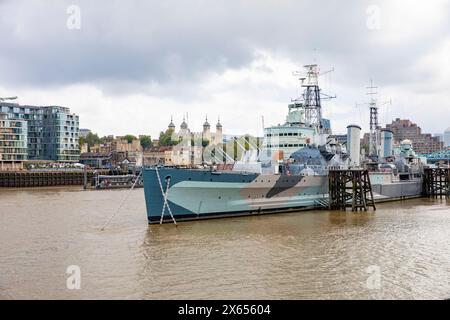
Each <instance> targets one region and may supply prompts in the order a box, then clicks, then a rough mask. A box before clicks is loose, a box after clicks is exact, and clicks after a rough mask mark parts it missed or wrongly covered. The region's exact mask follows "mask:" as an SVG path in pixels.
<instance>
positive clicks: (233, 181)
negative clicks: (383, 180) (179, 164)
mask: <svg viewBox="0 0 450 320" xmlns="http://www.w3.org/2000/svg"><path fill="white" fill-rule="evenodd" d="M158 170H159V173H160V178H161V182H162V185H163V188H164V189H165V188H166V186H167V184H166V183H167V180H166V178H167V177H170V188H169V192H168V200H169V206H170V208H171V210H172V213H173V214H174V216H175V218H178V219H179V218H188V217H189V218H196V219H197V218H203V217H204V218H206V217H210V216H212V215H228V216H229V215H243V214H248V213H251V212H266V211H282V210H289V209H293V208H304V207H312V206H314V204H315V200H317V199H323V198H327V196H328V194H327V193H328V180H327V177H326V176H283V175H258V174H244V173H238V172H222V173H217V172H211V171H205V170H188V169H172V168H160V169H158ZM157 179H158V178H157V174H156V171H155V169H145V170H144V190H145V199H146V205H147V215H148V218H149V221H150V222H154V221H159V219H160V217H161V213H162V207H163V194H162V192H161V188H160V186H159V183H158V180H157ZM166 216H168V212H166Z"/></svg>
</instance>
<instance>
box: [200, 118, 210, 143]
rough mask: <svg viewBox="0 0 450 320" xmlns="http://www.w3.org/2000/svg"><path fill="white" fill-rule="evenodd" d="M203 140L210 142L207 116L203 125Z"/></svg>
mask: <svg viewBox="0 0 450 320" xmlns="http://www.w3.org/2000/svg"><path fill="white" fill-rule="evenodd" d="M202 137H203V140H207V141H209V142H211V126H210V124H209V122H208V116H206V120H205V123H204V124H203V134H202Z"/></svg>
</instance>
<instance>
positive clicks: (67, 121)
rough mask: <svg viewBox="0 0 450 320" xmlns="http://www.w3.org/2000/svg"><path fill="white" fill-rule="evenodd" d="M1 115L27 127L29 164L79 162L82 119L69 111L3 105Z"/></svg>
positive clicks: (54, 107)
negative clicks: (37, 161)
mask: <svg viewBox="0 0 450 320" xmlns="http://www.w3.org/2000/svg"><path fill="white" fill-rule="evenodd" d="M0 112H1V113H3V114H6V116H7V118H8V119H15V120H16V121H25V123H26V124H27V125H26V127H27V130H26V141H27V158H28V160H50V161H60V162H77V161H78V160H79V157H80V149H79V116H78V115H76V114H73V113H71V112H70V109H69V108H67V107H61V106H42V107H41V106H29V105H19V104H17V103H4V102H2V103H0Z"/></svg>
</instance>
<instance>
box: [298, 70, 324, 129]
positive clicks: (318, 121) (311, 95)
mask: <svg viewBox="0 0 450 320" xmlns="http://www.w3.org/2000/svg"><path fill="white" fill-rule="evenodd" d="M305 68H306V78H303V79H302V87H303V88H305V90H304V92H303V103H304V108H305V120H306V123H308V124H311V125H313V126H316V127H318V128H320V127H321V125H322V105H321V102H320V89H319V81H318V77H319V67H318V66H317V64H310V65H306V66H305Z"/></svg>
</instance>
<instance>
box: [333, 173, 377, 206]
mask: <svg viewBox="0 0 450 320" xmlns="http://www.w3.org/2000/svg"><path fill="white" fill-rule="evenodd" d="M328 187H329V198H330V199H329V208H330V210H344V211H345V210H346V209H347V208H349V207H351V208H352V211H358V210H364V211H367V210H368V208H369V207H372V208H373V209H374V210H376V208H375V202H374V198H373V192H372V185H371V183H370V177H369V172H368V170H363V169H332V170H330V171H329V173H328Z"/></svg>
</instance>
